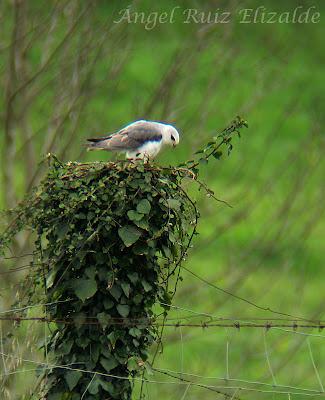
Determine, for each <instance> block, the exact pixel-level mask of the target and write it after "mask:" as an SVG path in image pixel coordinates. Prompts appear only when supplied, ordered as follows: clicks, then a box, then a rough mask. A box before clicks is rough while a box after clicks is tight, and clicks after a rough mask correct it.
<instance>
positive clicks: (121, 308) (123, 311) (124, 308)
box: [116, 304, 130, 318]
mask: <svg viewBox="0 0 325 400" xmlns="http://www.w3.org/2000/svg"><path fill="white" fill-rule="evenodd" d="M116 308H117V311H118V313H119V314H120V315H122V317H124V318H126V317H127V316H128V315H129V312H130V307H129V306H128V305H126V304H125V305H123V304H119V305H118V306H117V307H116Z"/></svg>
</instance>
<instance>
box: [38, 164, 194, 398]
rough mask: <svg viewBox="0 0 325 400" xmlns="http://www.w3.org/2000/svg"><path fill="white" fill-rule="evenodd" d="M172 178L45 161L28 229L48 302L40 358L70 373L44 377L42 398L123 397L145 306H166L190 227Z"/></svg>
mask: <svg viewBox="0 0 325 400" xmlns="http://www.w3.org/2000/svg"><path fill="white" fill-rule="evenodd" d="M178 180H179V178H178V175H177V173H175V172H173V171H170V170H168V169H167V170H162V169H159V168H154V167H152V166H151V165H149V164H146V165H145V164H132V163H125V162H122V163H116V164H114V163H109V164H104V163H99V164H93V165H91V166H89V165H83V164H75V163H70V164H61V163H60V162H57V161H55V162H54V163H53V164H52V166H51V168H50V171H49V173H48V176H47V178H46V179H45V180H44V181H43V183H42V186H41V190H40V191H39V193H38V196H37V199H38V207H39V210H40V211H41V212H39V213H38V214H37V215H35V219H34V221H33V223H34V225H35V228H37V232H38V239H37V242H36V247H37V250H38V254H39V255H40V256H39V260H38V262H39V263H41V264H42V265H43V269H45V270H46V302H47V303H54V305H53V306H50V307H48V308H47V316H46V317H47V318H49V319H50V320H52V321H55V322H56V328H55V330H54V331H53V332H52V335H51V337H50V339H49V341H48V343H47V346H48V348H47V353H49V354H50V355H51V356H52V357H53V359H52V364H53V365H56V366H61V365H63V366H66V365H73V369H69V368H67V369H64V368H52V369H50V371H47V372H45V373H46V379H45V383H46V385H45V394H44V398H46V399H48V400H56V399H71V400H79V399H80V396H81V395H82V394H83V393H87V394H85V396H84V399H85V400H86V399H87V400H95V399H96V400H97V399H98V400H99V399H125V400H127V399H130V398H131V391H132V390H131V389H132V379H131V378H132V376H133V375H135V373H136V372H137V371H138V370H140V369H141V368H145V365H146V364H145V363H146V361H147V358H148V349H149V347H150V346H151V344H152V343H153V342H154V340H155V338H156V334H157V328H156V327H155V325H154V321H155V317H156V316H155V315H154V312H153V306H154V304H155V303H156V302H157V301H160V303H161V304H169V302H170V300H169V297H170V295H171V293H170V288H169V285H168V283H169V279H170V276H171V275H172V272H173V270H175V269H176V268H177V264H178V263H179V262H180V259H181V258H182V255H183V252H184V251H185V249H186V247H187V245H188V242H189V238H190V235H191V233H190V232H191V231H193V229H194V228H195V221H196V216H195V213H196V210H195V208H193V204H192V202H191V201H189V198H188V196H187V194H186V193H185V192H184V191H183V190H182V189H181V187H179V182H178ZM40 206H41V207H40ZM193 224H194V226H193ZM165 307H166V306H165ZM85 371H89V373H87V372H85ZM94 372H96V374H94Z"/></svg>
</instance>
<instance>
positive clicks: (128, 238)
mask: <svg viewBox="0 0 325 400" xmlns="http://www.w3.org/2000/svg"><path fill="white" fill-rule="evenodd" d="M118 234H119V237H120V238H121V239H122V241H123V243H124V244H125V246H126V247H130V246H132V245H133V244H134V243H135V242H137V241H138V239H139V238H140V236H141V232H140V230H139V229H137V228H136V227H135V226H132V225H126V226H123V227H122V228H120V229H119V230H118Z"/></svg>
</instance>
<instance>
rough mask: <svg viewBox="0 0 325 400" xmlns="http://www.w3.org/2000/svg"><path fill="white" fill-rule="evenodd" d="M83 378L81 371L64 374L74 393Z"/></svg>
mask: <svg viewBox="0 0 325 400" xmlns="http://www.w3.org/2000/svg"><path fill="white" fill-rule="evenodd" d="M81 377H82V372H80V371H67V372H66V373H65V374H64V379H65V380H66V382H67V384H68V386H69V389H70V391H72V390H73V389H74V388H75V387H76V386H77V384H78V382H79V379H80V378H81Z"/></svg>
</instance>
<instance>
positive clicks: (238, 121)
mask: <svg viewBox="0 0 325 400" xmlns="http://www.w3.org/2000/svg"><path fill="white" fill-rule="evenodd" d="M243 127H246V128H247V127H248V124H247V122H246V121H245V120H243V119H242V118H241V117H239V116H237V117H236V118H235V119H234V120H233V121H232V123H231V124H230V125H229V126H227V127H226V128H225V129H224V130H223V131H221V132H220V133H219V134H218V135H217V136H215V137H214V138H213V140H212V141H210V142H208V143H207V144H206V145H205V147H203V148H202V149H200V150H198V151H196V152H195V155H196V156H197V157H196V159H195V160H189V161H187V162H185V163H184V164H181V165H180V166H181V167H186V168H188V169H189V170H191V171H193V172H194V173H195V174H198V173H199V166H200V164H207V163H208V162H209V159H210V158H211V157H213V158H215V159H216V160H220V158H221V156H222V154H223V153H222V151H221V149H222V147H223V146H225V147H226V149H227V153H228V156H229V155H230V153H231V151H232V149H233V144H232V139H233V137H234V134H235V135H237V136H238V137H239V138H240V130H241V129H242V128H243Z"/></svg>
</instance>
